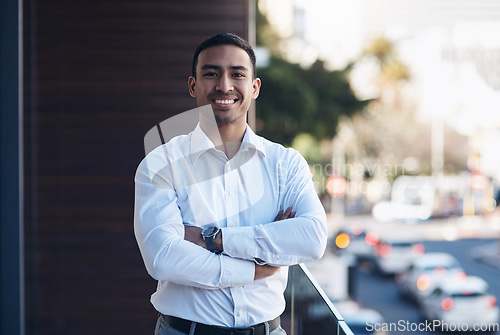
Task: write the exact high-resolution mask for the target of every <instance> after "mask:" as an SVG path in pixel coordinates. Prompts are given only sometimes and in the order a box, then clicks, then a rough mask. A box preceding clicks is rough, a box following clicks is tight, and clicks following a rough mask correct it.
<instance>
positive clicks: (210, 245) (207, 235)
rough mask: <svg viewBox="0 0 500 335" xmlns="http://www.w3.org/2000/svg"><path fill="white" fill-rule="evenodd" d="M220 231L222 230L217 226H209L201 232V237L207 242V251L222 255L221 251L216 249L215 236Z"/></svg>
mask: <svg viewBox="0 0 500 335" xmlns="http://www.w3.org/2000/svg"><path fill="white" fill-rule="evenodd" d="M219 231H220V228H219V227H217V226H209V227H207V228H205V229H203V230H202V231H201V237H203V239H204V240H205V243H206V245H207V249H208V250H210V251H211V252H214V253H216V254H219V253H220V251H219V250H217V248H216V247H215V236H217V233H219Z"/></svg>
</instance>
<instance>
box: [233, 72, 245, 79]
mask: <svg viewBox="0 0 500 335" xmlns="http://www.w3.org/2000/svg"><path fill="white" fill-rule="evenodd" d="M233 76H234V77H236V78H244V77H245V74H244V73H241V72H236V73H234V74H233Z"/></svg>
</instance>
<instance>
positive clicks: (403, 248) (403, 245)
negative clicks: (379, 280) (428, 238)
mask: <svg viewBox="0 0 500 335" xmlns="http://www.w3.org/2000/svg"><path fill="white" fill-rule="evenodd" d="M423 253H424V246H423V245H422V244H420V243H416V242H415V241H411V240H406V239H401V238H384V239H383V240H379V241H378V243H377V244H376V245H375V246H374V247H373V263H374V265H375V268H376V270H377V271H378V272H380V273H381V274H384V275H393V274H397V273H400V272H404V271H406V270H408V268H409V267H410V265H411V264H412V262H413V260H414V259H415V258H417V257H420V256H421V255H422V254H423Z"/></svg>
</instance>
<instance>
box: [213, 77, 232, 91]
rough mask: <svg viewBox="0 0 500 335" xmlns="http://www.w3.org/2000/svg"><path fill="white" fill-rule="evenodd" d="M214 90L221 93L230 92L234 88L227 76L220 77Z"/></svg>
mask: <svg viewBox="0 0 500 335" xmlns="http://www.w3.org/2000/svg"><path fill="white" fill-rule="evenodd" d="M215 89H216V90H217V91H221V92H223V93H227V92H230V91H232V90H233V89H234V87H233V83H232V81H231V78H229V77H228V76H227V75H223V76H221V77H220V78H219V80H218V82H217V85H216V86H215Z"/></svg>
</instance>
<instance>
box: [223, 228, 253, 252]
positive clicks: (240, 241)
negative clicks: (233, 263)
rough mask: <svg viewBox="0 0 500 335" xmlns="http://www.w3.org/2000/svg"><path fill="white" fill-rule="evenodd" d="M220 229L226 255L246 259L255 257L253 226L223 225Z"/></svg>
mask: <svg viewBox="0 0 500 335" xmlns="http://www.w3.org/2000/svg"><path fill="white" fill-rule="evenodd" d="M221 230H222V246H223V247H224V253H225V254H226V255H228V256H231V257H234V258H241V259H247V260H253V259H254V258H255V257H256V248H257V244H256V242H255V227H253V226H249V227H225V228H222V229H221Z"/></svg>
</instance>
